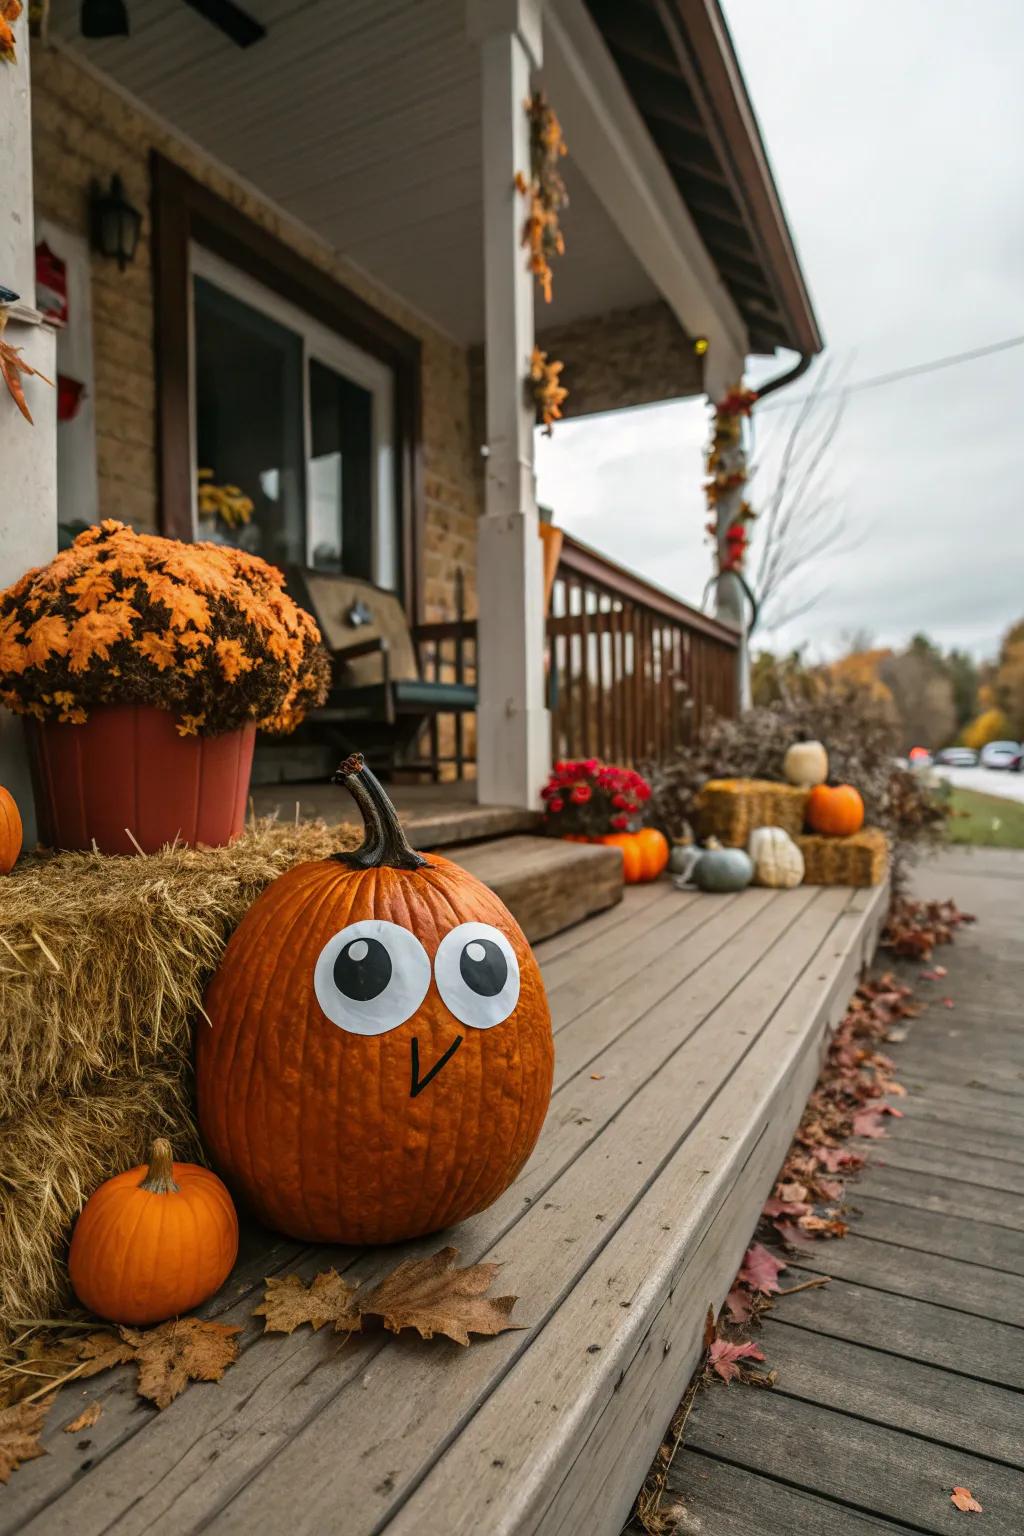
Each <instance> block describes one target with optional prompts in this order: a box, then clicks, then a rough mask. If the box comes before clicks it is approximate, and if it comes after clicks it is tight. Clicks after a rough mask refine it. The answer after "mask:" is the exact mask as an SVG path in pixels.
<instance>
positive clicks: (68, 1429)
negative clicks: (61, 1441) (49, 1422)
mask: <svg viewBox="0 0 1024 1536" xmlns="http://www.w3.org/2000/svg"><path fill="white" fill-rule="evenodd" d="M102 1412H103V1404H102V1403H101V1402H100V1400H99V1398H97V1399H96V1401H95V1402H94V1403H90V1404H89V1405H88V1407H86V1408H83V1409H82V1411H81V1413H80V1414H79V1415H78V1417H77V1418H74V1419H72V1420H71V1423H70V1424H65V1425H64V1433H65V1434H66V1435H77V1434H78V1433H79V1431H80V1430H83V1429H92V1427H93V1425H94V1424H95V1423H96V1422H97V1420H98V1419H99V1416H100V1414H101V1413H102Z"/></svg>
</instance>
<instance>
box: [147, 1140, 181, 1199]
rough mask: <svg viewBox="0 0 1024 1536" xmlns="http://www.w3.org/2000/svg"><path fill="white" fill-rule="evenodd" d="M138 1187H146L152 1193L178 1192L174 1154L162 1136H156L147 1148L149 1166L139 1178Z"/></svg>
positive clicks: (166, 1193)
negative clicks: (143, 1175)
mask: <svg viewBox="0 0 1024 1536" xmlns="http://www.w3.org/2000/svg"><path fill="white" fill-rule="evenodd" d="M139 1188H140V1189H148V1190H149V1191H150V1193H151V1194H154V1195H176V1194H177V1193H178V1186H177V1184H175V1182H174V1154H173V1153H172V1151H171V1144H170V1142H169V1141H167V1140H166V1138H165V1137H163V1136H158V1137H157V1139H156V1141H154V1143H153V1145H152V1147H151V1148H150V1150H149V1167H148V1168H147V1169H146V1177H145V1178H144V1179H140V1180H139Z"/></svg>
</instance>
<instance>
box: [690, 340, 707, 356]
mask: <svg viewBox="0 0 1024 1536" xmlns="http://www.w3.org/2000/svg"><path fill="white" fill-rule="evenodd" d="M710 345H711V343H710V342H709V341H708V339H707V337H706V336H695V337H694V338H693V350H694V352H695V353H696V354H697V356H698V357H703V356H704V354H705V352H706V351H707V349H708V347H709V346H710Z"/></svg>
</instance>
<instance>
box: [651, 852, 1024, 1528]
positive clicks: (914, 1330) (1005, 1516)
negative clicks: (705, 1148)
mask: <svg viewBox="0 0 1024 1536" xmlns="http://www.w3.org/2000/svg"><path fill="white" fill-rule="evenodd" d="M917 883H918V888H919V891H920V892H921V894H924V895H928V896H930V897H946V896H949V895H952V896H953V897H955V899H956V900H957V901H958V903H959V904H960V905H961V906H962V907H963V908H964V910H965V911H970V912H975V913H976V914H977V915H978V917H979V919H980V921H979V925H978V927H977V928H973V929H967V930H961V932H960V934H959V935H958V937H957V942H956V946H955V948H954V949H953V950H952V951H950V952H942V953H941V954H940V955H939V956H937V957H936V958H938V959H941V960H942V961H943V962H944V963H946V964H947V966H948V970H949V975H948V977H946V978H945V979H944V980H943V981H941V982H938V983H935V982H928V981H921V982H919V983H918V989H919V991H920V993H921V994H923V995H925V996H928V997H931V998H933V999H934V1002H933V1004H932V1006H931V1007H930V1008H929V1009H928V1011H927V1012H926V1013H925V1014H923V1015H922V1016H921V1017H920V1018H919V1019H917V1020H915V1021H914V1022H913V1023H912V1024H911V1026H910V1030H909V1035H908V1039H907V1041H906V1043H905V1044H902V1045H898V1046H894V1047H893V1048H892V1052H891V1054H892V1056H893V1058H894V1060H895V1062H896V1077H897V1078H898V1079H899V1080H900V1081H902V1082H903V1083H904V1084H905V1085H906V1087H907V1089H908V1091H909V1096H908V1098H907V1099H905V1100H903V1101H901V1103H902V1107H903V1110H904V1115H903V1118H902V1119H900V1120H896V1121H894V1122H893V1123H892V1128H891V1130H890V1134H889V1139H888V1140H887V1141H882V1142H873V1143H871V1144H870V1151H869V1155H870V1158H871V1164H870V1166H869V1167H868V1169H867V1170H866V1171H865V1172H864V1174H863V1175H862V1176H861V1178H860V1179H859V1180H858V1182H857V1183H856V1185H855V1186H853V1187H852V1192H851V1195H852V1198H851V1204H852V1205H853V1207H854V1210H855V1212H856V1214H855V1217H854V1223H853V1227H852V1230H851V1233H850V1235H849V1236H848V1237H847V1238H846V1239H845V1240H844V1241H842V1242H838V1243H818V1244H815V1246H814V1249H813V1252H809V1253H808V1254H807V1255H806V1257H803V1258H800V1259H799V1260H791V1265H792V1268H793V1270H794V1271H801V1272H802V1273H799V1274H796V1273H795V1274H794V1279H793V1280H792V1281H791V1282H790V1283H792V1284H795V1283H796V1282H797V1281H798V1280H800V1279H803V1278H805V1275H806V1277H807V1278H810V1277H811V1276H813V1275H816V1274H827V1275H830V1276H832V1279H831V1282H830V1284H829V1285H828V1286H827V1287H824V1288H822V1289H820V1290H811V1291H806V1292H804V1293H802V1294H801V1295H798V1296H790V1297H787V1298H786V1300H785V1301H784V1302H781V1303H780V1304H779V1306H778V1307H777V1309H776V1310H775V1311H774V1312H773V1313H772V1314H771V1315H770V1316H769V1318H768V1319H767V1320H766V1323H765V1327H764V1331H763V1345H764V1350H765V1354H766V1356H767V1358H768V1363H769V1364H770V1365H771V1366H773V1367H775V1368H777V1369H778V1372H779V1381H778V1386H777V1387H776V1389H775V1391H773V1392H755V1391H744V1390H743V1389H742V1388H740V1389H732V1390H729V1391H724V1390H722V1391H718V1390H712V1391H708V1392H705V1393H703V1394H701V1396H700V1397H699V1398H698V1401H697V1405H696V1406H695V1408H694V1411H693V1413H692V1414H691V1417H690V1420H689V1423H688V1426H687V1433H686V1449H685V1450H684V1451H683V1452H682V1453H681V1454H680V1455H679V1456H678V1457H677V1459H676V1462H675V1465H674V1467H673V1470H672V1474H671V1476H670V1479H669V1487H670V1489H671V1491H672V1493H673V1495H674V1496H675V1497H676V1498H677V1499H680V1500H682V1502H683V1504H684V1506H685V1508H686V1514H685V1516H684V1517H683V1519H682V1522H681V1524H680V1525H679V1526H678V1530H679V1531H680V1532H687V1533H690V1532H692V1533H697V1532H702V1533H711V1532H713V1533H714V1536H750V1533H752V1532H757V1533H758V1536H790V1533H791V1532H794V1531H799V1532H801V1533H802V1536H884V1533H886V1532H893V1533H895V1532H897V1531H906V1530H913V1531H921V1532H928V1533H935V1536H940V1533H945V1532H953V1531H961V1530H962V1529H963V1527H964V1524H965V1523H966V1524H970V1522H971V1519H972V1518H973V1517H972V1516H970V1515H965V1514H963V1513H960V1512H959V1511H958V1510H957V1509H955V1508H954V1506H953V1505H952V1503H951V1502H950V1497H949V1495H950V1490H951V1488H953V1487H955V1486H962V1487H966V1488H969V1489H970V1490H971V1492H972V1493H973V1494H974V1497H975V1498H976V1499H977V1500H978V1502H979V1503H980V1504H981V1505H982V1507H983V1514H982V1516H981V1517H980V1525H979V1529H984V1531H985V1532H987V1533H991V1536H1019V1533H1020V1532H1021V1530H1024V1398H1022V1397H1021V1392H1022V1389H1024V1331H1022V1330H1024V1023H1022V1003H1024V955H1022V953H1021V949H1020V937H1021V932H1022V917H1021V912H1022V900H1024V854H1020V853H1017V854H1014V853H1011V852H1001V851H997V850H968V849H963V850H957V851H955V852H950V853H948V854H945V855H943V856H942V857H941V858H940V859H936V860H934V861H932V862H931V863H930V864H928V865H927V866H925V868H924V869H923V870H922V871H921V873H920V875H919V877H918V882H917ZM918 969H919V968H918V967H913V968H909V971H916V970H918ZM946 995H949V996H951V997H952V999H953V1002H954V1007H953V1009H952V1010H948V1009H946V1008H945V1007H943V1006H942V1004H941V999H942V998H943V997H944V996H946ZM630 1529H631V1530H633V1529H634V1527H632V1526H631V1527H630Z"/></svg>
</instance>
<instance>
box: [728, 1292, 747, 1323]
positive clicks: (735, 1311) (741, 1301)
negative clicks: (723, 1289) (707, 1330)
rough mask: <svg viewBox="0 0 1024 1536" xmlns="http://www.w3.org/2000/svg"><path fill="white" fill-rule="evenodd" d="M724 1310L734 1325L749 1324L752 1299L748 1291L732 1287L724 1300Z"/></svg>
mask: <svg viewBox="0 0 1024 1536" xmlns="http://www.w3.org/2000/svg"><path fill="white" fill-rule="evenodd" d="M725 1310H726V1311H727V1312H728V1314H729V1317H730V1319H731V1320H732V1321H733V1322H734V1323H749V1321H750V1317H751V1313H752V1312H753V1310H754V1298H753V1296H752V1295H751V1293H750V1292H749V1291H744V1290H741V1289H740V1287H739V1286H738V1285H734V1286H733V1288H732V1290H731V1291H730V1292H729V1294H728V1296H727V1297H726V1298H725Z"/></svg>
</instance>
